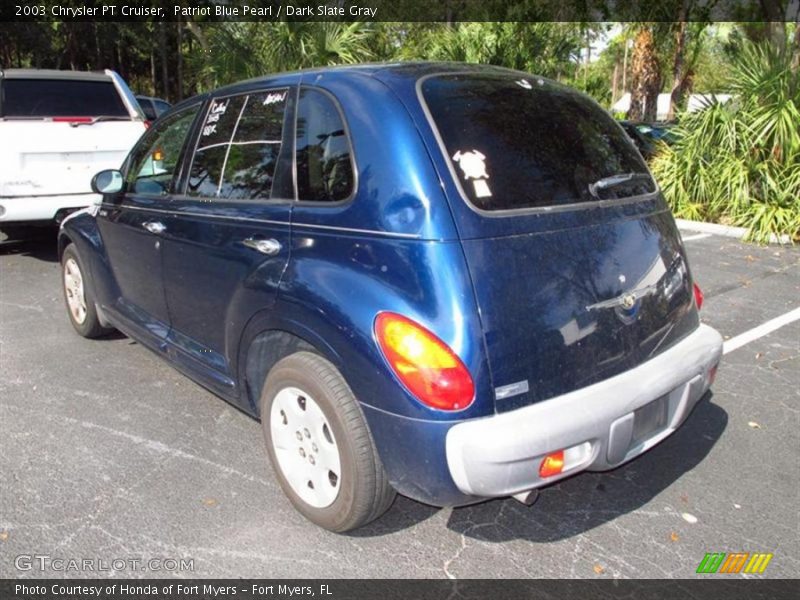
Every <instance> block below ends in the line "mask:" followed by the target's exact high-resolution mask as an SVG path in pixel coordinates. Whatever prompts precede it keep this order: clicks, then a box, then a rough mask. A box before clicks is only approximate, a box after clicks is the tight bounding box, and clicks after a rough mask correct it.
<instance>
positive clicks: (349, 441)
mask: <svg viewBox="0 0 800 600" xmlns="http://www.w3.org/2000/svg"><path fill="white" fill-rule="evenodd" d="M261 425H262V428H263V431H264V438H265V440H266V443H267V452H268V453H269V458H270V462H271V463H272V467H273V469H274V471H275V474H276V476H277V478H278V482H279V483H280V485H281V488H282V489H283V492H284V493H285V494H286V496H287V497H288V498H289V500H290V501H291V503H292V504H293V505H294V507H295V508H296V509H297V510H298V511H299V512H300V513H301V514H302V515H303V516H305V517H306V518H307V519H308V520H309V521H311V522H313V523H315V524H317V525H319V526H320V527H323V528H325V529H328V530H330V531H334V532H338V533H341V532H345V531H350V530H352V529H356V528H358V527H361V526H363V525H366V524H367V523H369V522H370V521H373V520H374V519H377V518H378V517H379V516H381V515H382V514H383V513H384V512H386V511H387V510H388V509H389V507H390V506H391V505H392V502H393V501H394V499H395V496H396V493H395V491H394V490H393V489H392V487H391V486H390V485H389V481H388V479H387V478H386V474H385V472H384V470H383V465H382V464H381V461H380V458H379V456H378V453H377V450H376V449H375V443H374V442H373V440H372V436H371V434H370V432H369V429H368V428H367V424H366V421H365V420H364V415H363V413H362V412H361V408H360V407H359V405H358V401H357V400H356V399H355V397H354V396H353V393H352V392H351V391H350V388H349V386H348V385H347V383H346V382H345V380H344V378H343V377H342V375H341V373H339V371H338V370H337V369H336V368H335V367H334V366H333V365H332V364H331V363H330V362H329V361H327V360H325V359H324V358H322V357H321V356H318V355H316V354H313V353H311V352H297V353H295V354H292V355H291V356H287V357H286V358H284V359H282V360H280V361H279V362H278V363H277V364H276V365H275V366H274V367H273V368H272V370H271V371H270V372H269V375H268V376H267V380H266V382H265V384H264V389H263V391H262V394H261Z"/></svg>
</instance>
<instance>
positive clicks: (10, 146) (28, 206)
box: [0, 69, 146, 236]
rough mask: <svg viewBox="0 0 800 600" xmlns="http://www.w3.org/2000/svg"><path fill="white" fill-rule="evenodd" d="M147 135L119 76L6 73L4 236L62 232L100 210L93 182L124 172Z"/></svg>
mask: <svg viewBox="0 0 800 600" xmlns="http://www.w3.org/2000/svg"><path fill="white" fill-rule="evenodd" d="M145 129H146V124H145V118H144V115H143V114H142V111H141V109H140V107H139V104H138V103H137V102H136V99H135V98H134V96H133V94H132V93H131V91H130V90H129V89H128V86H127V85H126V84H125V82H124V81H123V80H122V78H121V77H120V76H119V75H118V74H117V73H115V72H114V71H109V70H106V71H103V72H95V73H86V72H77V71H49V70H38V69H7V70H2V69H0V140H2V143H0V230H2V231H3V232H5V233H6V234H7V235H9V236H13V235H14V233H15V232H16V233H19V232H23V231H25V230H26V229H27V228H26V227H20V226H28V225H48V224H53V225H55V224H57V223H59V222H60V221H61V220H62V219H63V218H64V217H65V216H66V215H67V214H69V213H70V212H73V211H75V210H78V209H80V208H84V207H86V206H89V205H90V204H92V203H93V202H94V201H95V199H97V198H98V196H97V195H96V194H93V193H92V192H91V189H90V182H91V179H92V176H93V175H94V174H95V173H97V172H98V171H100V170H102V169H109V168H114V169H116V168H119V166H120V165H121V164H122V161H123V160H124V159H125V157H126V156H127V154H128V152H129V151H130V149H131V147H132V146H133V145H134V143H136V141H137V140H138V139H139V137H140V136H141V135H142V133H143V132H144V131H145Z"/></svg>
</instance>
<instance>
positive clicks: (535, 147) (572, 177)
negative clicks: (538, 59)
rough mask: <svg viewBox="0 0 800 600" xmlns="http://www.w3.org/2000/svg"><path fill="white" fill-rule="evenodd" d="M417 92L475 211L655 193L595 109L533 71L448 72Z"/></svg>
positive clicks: (629, 147) (635, 157) (621, 137)
mask: <svg viewBox="0 0 800 600" xmlns="http://www.w3.org/2000/svg"><path fill="white" fill-rule="evenodd" d="M421 88H422V96H423V99H424V101H425V103H426V105H427V107H428V110H429V111H430V114H431V117H432V119H433V123H434V125H435V127H436V128H437V129H438V131H439V135H440V137H441V140H442V143H443V144H444V150H445V152H446V153H447V157H448V160H449V161H450V163H451V165H452V168H453V172H454V174H455V177H456V179H457V181H458V184H459V186H460V187H461V190H462V192H463V194H464V196H465V197H466V198H467V199H468V200H469V201H470V202H471V203H472V204H473V205H474V206H476V207H478V208H480V209H482V210H513V209H523V208H543V207H553V206H559V205H566V204H575V203H581V202H592V201H597V200H607V199H615V198H626V197H633V196H638V195H641V194H646V193H650V192H653V191H655V189H656V188H655V184H654V182H653V181H652V178H651V177H650V176H649V174H648V171H647V167H646V165H645V164H644V162H643V161H642V159H641V157H640V156H639V154H638V152H637V151H636V149H635V147H634V146H633V144H632V143H631V142H630V140H628V138H627V136H626V135H625V133H624V132H623V131H622V130H621V129H620V128H619V126H618V125H617V124H616V123H615V122H614V120H613V119H612V118H611V116H610V115H608V114H607V113H606V112H605V111H604V110H603V109H602V108H600V107H599V106H597V105H596V104H595V103H593V102H591V101H590V100H588V99H586V98H584V97H583V96H582V95H580V94H578V93H577V92H575V91H573V90H570V89H569V88H566V87H565V86H562V85H560V84H556V83H554V82H551V81H547V80H544V79H540V78H538V77H535V76H517V75H516V74H480V75H475V74H454V75H439V76H434V77H430V78H428V79H426V80H424V81H423V82H422V86H421Z"/></svg>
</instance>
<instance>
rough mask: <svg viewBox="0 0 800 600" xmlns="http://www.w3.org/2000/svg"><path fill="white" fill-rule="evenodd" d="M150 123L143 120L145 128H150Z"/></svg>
mask: <svg viewBox="0 0 800 600" xmlns="http://www.w3.org/2000/svg"><path fill="white" fill-rule="evenodd" d="M150 125H151V122H150V121H145V122H144V128H145V129H150Z"/></svg>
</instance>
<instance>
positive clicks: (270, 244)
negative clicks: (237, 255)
mask: <svg viewBox="0 0 800 600" xmlns="http://www.w3.org/2000/svg"><path fill="white" fill-rule="evenodd" d="M242 243H243V244H244V245H245V246H247V247H248V248H252V249H253V250H257V251H258V252H261V254H266V255H267V256H275V255H276V254H277V253H278V252H280V251H281V248H282V247H283V246H281V243H280V242H279V241H278V240H276V239H272V238H270V239H268V240H259V239H255V238H251V237H250V238H247V239H246V240H243V241H242Z"/></svg>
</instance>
